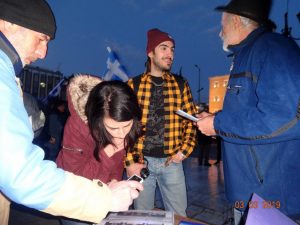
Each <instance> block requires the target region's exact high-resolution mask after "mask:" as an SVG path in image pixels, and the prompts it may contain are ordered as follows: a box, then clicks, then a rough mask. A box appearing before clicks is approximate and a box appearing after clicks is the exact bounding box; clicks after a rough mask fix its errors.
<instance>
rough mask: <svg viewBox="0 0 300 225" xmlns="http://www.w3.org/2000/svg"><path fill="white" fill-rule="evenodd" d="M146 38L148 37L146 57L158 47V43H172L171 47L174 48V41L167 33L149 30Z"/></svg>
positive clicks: (155, 29)
mask: <svg viewBox="0 0 300 225" xmlns="http://www.w3.org/2000/svg"><path fill="white" fill-rule="evenodd" d="M147 37H148V42H147V48H146V52H147V55H148V54H149V52H151V51H153V50H154V49H155V47H156V46H158V45H159V44H160V43H162V42H165V41H171V42H173V45H174V47H175V41H174V39H173V38H172V37H171V36H170V35H169V34H168V33H166V32H163V31H161V30H159V29H157V28H154V29H151V30H149V31H148V33H147Z"/></svg>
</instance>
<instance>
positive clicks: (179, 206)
mask: <svg viewBox="0 0 300 225" xmlns="http://www.w3.org/2000/svg"><path fill="white" fill-rule="evenodd" d="M145 158H146V159H147V160H148V168H149V171H150V175H149V177H148V178H146V179H145V180H144V183H143V186H144V190H143V191H141V192H140V195H139V197H138V198H137V199H136V200H135V201H134V208H135V209H141V210H151V209H153V208H154V200H155V188H156V184H157V185H158V187H159V189H160V192H161V196H162V199H163V203H164V206H165V209H166V210H168V211H173V212H175V213H177V214H179V215H181V216H186V212H185V210H186V208H187V197H186V186H185V177H184V172H183V167H182V163H171V164H170V165H169V166H167V167H165V161H166V158H153V157H145Z"/></svg>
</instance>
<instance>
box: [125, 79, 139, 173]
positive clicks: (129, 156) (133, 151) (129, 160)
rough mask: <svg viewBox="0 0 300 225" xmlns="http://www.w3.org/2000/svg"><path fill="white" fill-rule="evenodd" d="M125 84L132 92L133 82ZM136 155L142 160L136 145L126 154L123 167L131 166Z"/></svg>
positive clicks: (130, 80)
mask: <svg viewBox="0 0 300 225" xmlns="http://www.w3.org/2000/svg"><path fill="white" fill-rule="evenodd" d="M127 84H128V86H130V87H131V88H132V89H133V90H134V87H133V80H132V79H129V80H128V81H127ZM135 155H137V156H139V158H140V159H142V158H143V157H142V156H143V155H142V152H141V151H139V150H138V148H137V144H136V145H135V146H134V147H133V149H130V151H129V152H127V154H126V158H125V161H124V165H125V167H127V166H130V165H132V164H133V163H135V160H134V156H135Z"/></svg>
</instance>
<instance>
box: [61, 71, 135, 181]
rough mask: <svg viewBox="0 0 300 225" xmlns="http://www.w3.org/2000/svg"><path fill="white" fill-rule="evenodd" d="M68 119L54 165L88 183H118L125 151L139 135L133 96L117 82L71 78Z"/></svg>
mask: <svg viewBox="0 0 300 225" xmlns="http://www.w3.org/2000/svg"><path fill="white" fill-rule="evenodd" d="M67 96H68V106H69V110H70V117H69V118H68V120H67V123H66V125H65V129H64V137H63V143H62V149H61V151H60V153H59V155H58V157H57V160H56V162H57V165H58V167H61V168H63V169H65V170H67V171H70V172H72V173H74V174H76V175H80V176H83V177H86V178H88V179H100V180H101V181H103V182H105V183H108V182H110V181H112V180H121V178H122V174H123V169H124V162H123V161H124V157H125V154H126V150H128V149H129V148H130V147H131V146H133V145H134V143H135V140H136V139H137V137H138V136H139V135H140V122H139V121H140V118H141V112H140V109H139V106H138V102H137V99H136V96H135V94H134V92H133V91H132V90H131V88H130V87H129V86H128V85H127V84H125V83H123V82H120V81H101V79H100V78H98V77H93V76H89V75H78V76H75V77H74V78H73V79H72V80H71V81H70V83H69V86H68V89H67Z"/></svg>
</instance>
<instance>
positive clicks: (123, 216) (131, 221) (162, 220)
mask: <svg viewBox="0 0 300 225" xmlns="http://www.w3.org/2000/svg"><path fill="white" fill-rule="evenodd" d="M150 224H151V225H173V224H174V213H173V212H169V211H156V210H128V211H125V212H117V213H110V214H109V215H108V216H107V217H106V218H105V219H104V220H102V222H101V223H99V224H98V225H150Z"/></svg>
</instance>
